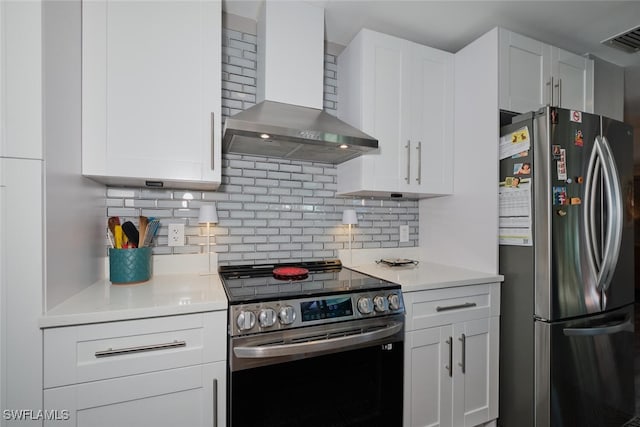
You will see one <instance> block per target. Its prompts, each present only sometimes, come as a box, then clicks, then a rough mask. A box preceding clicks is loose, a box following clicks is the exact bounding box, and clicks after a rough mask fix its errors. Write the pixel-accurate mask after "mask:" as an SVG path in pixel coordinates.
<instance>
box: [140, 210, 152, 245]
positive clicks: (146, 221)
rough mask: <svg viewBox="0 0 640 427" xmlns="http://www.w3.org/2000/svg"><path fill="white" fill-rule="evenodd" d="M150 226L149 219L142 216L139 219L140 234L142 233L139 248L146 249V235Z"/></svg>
mask: <svg viewBox="0 0 640 427" xmlns="http://www.w3.org/2000/svg"><path fill="white" fill-rule="evenodd" d="M148 225H149V218H147V217H146V216H142V215H140V218H139V219H138V232H139V233H140V237H139V238H138V242H139V246H138V247H139V248H142V247H144V235H145V233H146V232H147V226H148Z"/></svg>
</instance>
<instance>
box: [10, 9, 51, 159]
mask: <svg viewBox="0 0 640 427" xmlns="http://www.w3.org/2000/svg"><path fill="white" fill-rule="evenodd" d="M0 28H1V29H2V31H0V82H2V84H1V85H0V122H2V135H0V157H14V158H26V159H42V158H43V143H42V3H41V2H39V1H33V2H32V1H2V2H0Z"/></svg>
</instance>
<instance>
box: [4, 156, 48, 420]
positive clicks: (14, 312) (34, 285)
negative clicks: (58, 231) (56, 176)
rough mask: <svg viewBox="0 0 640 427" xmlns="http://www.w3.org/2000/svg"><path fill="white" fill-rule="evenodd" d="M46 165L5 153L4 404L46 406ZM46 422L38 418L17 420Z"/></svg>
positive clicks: (20, 406) (18, 406)
mask: <svg viewBox="0 0 640 427" xmlns="http://www.w3.org/2000/svg"><path fill="white" fill-rule="evenodd" d="M42 170H43V162H42V161H41V160H27V159H5V158H0V313H1V314H2V317H1V319H2V320H0V323H2V327H1V328H0V361H1V362H2V363H0V407H1V408H2V409H13V410H25V409H33V410H34V411H37V410H40V409H41V408H42V332H41V330H40V327H39V326H38V318H39V317H40V316H41V315H42V294H43V269H44V259H43V255H42V254H43V250H44V247H43V219H42V215H43V196H42V176H43V172H42ZM40 424H41V423H38V421H37V420H27V421H23V422H16V425H25V426H31V425H40ZM3 425H4V424H3ZM11 425H14V424H11Z"/></svg>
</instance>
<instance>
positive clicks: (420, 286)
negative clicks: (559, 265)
mask: <svg viewBox="0 0 640 427" xmlns="http://www.w3.org/2000/svg"><path fill="white" fill-rule="evenodd" d="M339 254H340V259H341V260H342V262H343V264H344V265H345V266H347V267H349V268H352V269H354V270H356V271H359V272H361V273H364V274H368V275H370V276H374V277H378V278H380V279H383V280H388V281H390V282H394V283H398V284H399V285H401V286H402V292H414V291H424V290H428V289H440V288H450V287H453V286H467V285H477V284H481V283H495V282H502V281H503V280H504V276H502V275H500V274H497V273H496V274H493V273H486V272H481V271H474V270H468V269H464V268H460V267H454V266H450V265H443V264H436V263H432V262H428V261H420V248H393V249H374V250H368V249H362V250H354V251H353V253H352V254H349V252H348V251H339ZM381 258H406V259H412V260H416V261H418V264H417V265H413V264H411V265H407V266H401V267H391V266H388V265H386V264H382V263H380V264H378V263H376V260H379V259H381Z"/></svg>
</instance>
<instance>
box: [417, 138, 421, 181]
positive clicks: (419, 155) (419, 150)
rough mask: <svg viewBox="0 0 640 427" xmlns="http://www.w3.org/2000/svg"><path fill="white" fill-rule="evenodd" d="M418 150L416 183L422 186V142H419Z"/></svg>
mask: <svg viewBox="0 0 640 427" xmlns="http://www.w3.org/2000/svg"><path fill="white" fill-rule="evenodd" d="M416 150H418V176H417V177H416V182H417V183H418V184H421V182H422V141H418V146H417V147H416Z"/></svg>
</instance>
